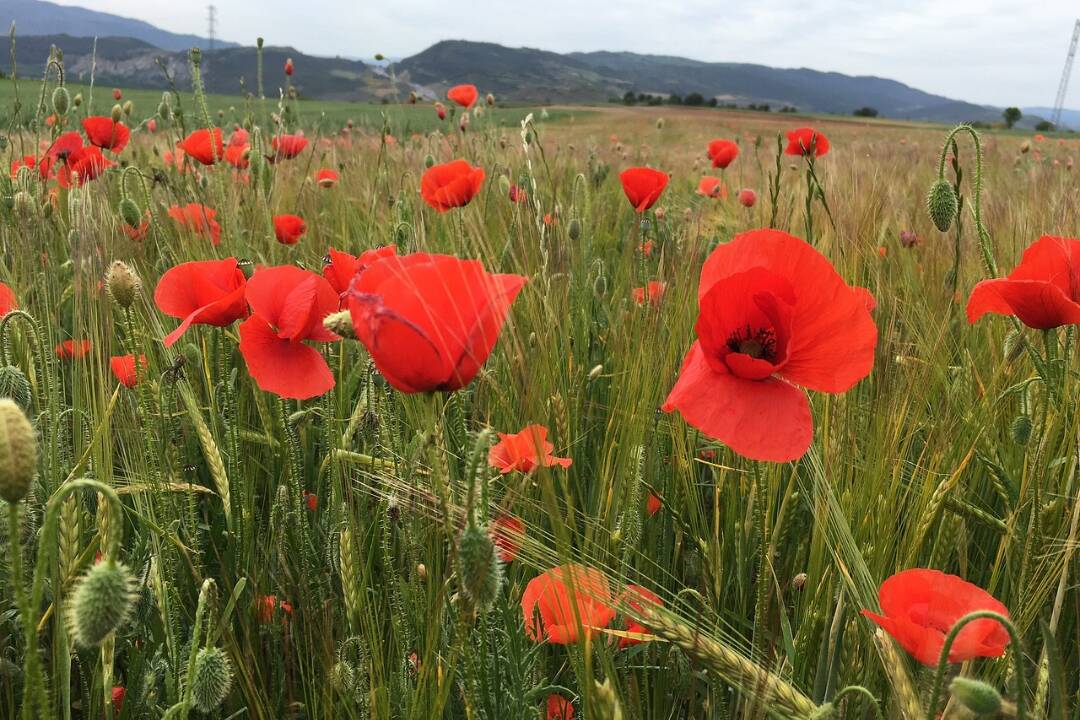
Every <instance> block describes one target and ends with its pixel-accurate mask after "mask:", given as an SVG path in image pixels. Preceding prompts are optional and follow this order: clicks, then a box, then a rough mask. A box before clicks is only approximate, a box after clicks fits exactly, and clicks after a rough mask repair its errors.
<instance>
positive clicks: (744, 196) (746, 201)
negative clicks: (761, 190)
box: [737, 188, 757, 208]
mask: <svg viewBox="0 0 1080 720" xmlns="http://www.w3.org/2000/svg"><path fill="white" fill-rule="evenodd" d="M737 197H738V200H739V204H740V205H742V206H743V207H748V208H749V207H754V204H755V203H756V202H757V193H756V192H754V191H753V190H751V189H750V188H743V189H742V190H740V191H739V194H738V196H737Z"/></svg>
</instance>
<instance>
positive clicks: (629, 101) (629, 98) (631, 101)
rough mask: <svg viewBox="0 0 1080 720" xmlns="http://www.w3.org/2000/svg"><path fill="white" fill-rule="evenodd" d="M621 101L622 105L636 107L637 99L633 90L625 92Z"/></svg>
mask: <svg viewBox="0 0 1080 720" xmlns="http://www.w3.org/2000/svg"><path fill="white" fill-rule="evenodd" d="M622 101H623V104H624V105H637V101H638V99H637V96H636V95H634V91H633V90H627V91H626V94H625V95H623V96H622Z"/></svg>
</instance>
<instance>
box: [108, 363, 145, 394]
mask: <svg viewBox="0 0 1080 720" xmlns="http://www.w3.org/2000/svg"><path fill="white" fill-rule="evenodd" d="M145 368H146V356H145V355H140V356H139V369H145ZM109 369H110V370H112V374H113V375H115V376H116V379H117V380H118V381H120V384H121V385H123V386H124V387H127V388H133V387H135V386H136V385H137V384H138V382H139V372H138V369H136V367H135V356H134V355H113V356H112V357H111V358H109Z"/></svg>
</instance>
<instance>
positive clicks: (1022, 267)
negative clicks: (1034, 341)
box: [967, 235, 1080, 330]
mask: <svg viewBox="0 0 1080 720" xmlns="http://www.w3.org/2000/svg"><path fill="white" fill-rule="evenodd" d="M986 313H995V314H998V315H1015V316H1016V317H1017V318H1019V320H1020V322H1022V323H1024V324H1025V325H1027V326H1028V327H1031V328H1036V329H1039V330H1047V329H1049V328H1055V327H1060V326H1062V325H1077V324H1080V240H1077V239H1075V238H1063V237H1053V236H1050V235H1043V236H1042V237H1041V238H1039V239H1038V240H1036V241H1035V242H1034V243H1032V244H1031V245H1030V246H1028V248H1027V250H1025V251H1024V256H1023V257H1022V258H1021V259H1020V264H1019V265H1017V266H1016V268H1015V269H1014V270H1013V271H1012V272H1011V273H1009V275H1008V276H1007V277H1003V278H994V279H992V280H983V281H982V282H980V283H979V284H978V285H976V286H975V288H974V289H973V290H972V291H971V297H970V298H968V304H967V316H968V322H969V323H974V322H975V321H976V320H978V319H979V318H981V317H982V316H983V315H985V314H986Z"/></svg>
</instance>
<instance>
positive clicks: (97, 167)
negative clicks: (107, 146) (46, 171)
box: [56, 145, 114, 188]
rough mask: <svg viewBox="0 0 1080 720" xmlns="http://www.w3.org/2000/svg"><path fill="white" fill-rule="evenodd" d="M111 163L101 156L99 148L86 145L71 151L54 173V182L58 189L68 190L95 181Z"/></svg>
mask: <svg viewBox="0 0 1080 720" xmlns="http://www.w3.org/2000/svg"><path fill="white" fill-rule="evenodd" d="M113 164H114V163H113V161H112V160H109V159H108V158H107V157H105V156H104V155H102V154H101V148H99V147H97V146H95V145H87V146H86V147H81V148H78V149H77V150H74V151H72V152H71V153H70V154H69V155H68V156H67V160H66V162H65V163H64V164H63V165H61V166H60V169H59V170H57V172H56V182H57V183H58V184H59V185H60V187H63V188H68V187H72V186H74V185H76V184H78V185H81V184H82V183H84V182H89V181H91V180H96V179H97V178H99V177H100V176H101V173H103V172H105V170H106V169H107V168H110V167H112V166H113Z"/></svg>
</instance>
